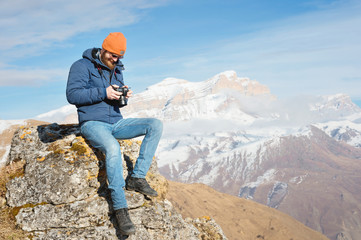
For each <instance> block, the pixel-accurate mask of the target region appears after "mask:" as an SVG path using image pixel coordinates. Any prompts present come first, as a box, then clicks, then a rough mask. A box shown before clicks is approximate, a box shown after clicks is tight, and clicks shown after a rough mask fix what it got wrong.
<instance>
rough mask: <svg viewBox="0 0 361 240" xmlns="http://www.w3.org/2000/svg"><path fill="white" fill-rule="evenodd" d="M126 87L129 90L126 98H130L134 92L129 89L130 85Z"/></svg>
mask: <svg viewBox="0 0 361 240" xmlns="http://www.w3.org/2000/svg"><path fill="white" fill-rule="evenodd" d="M124 87H126V88H128V92H127V96H125V97H126V98H130V97H131V96H133V91H132V90H131V89H130V88H129V87H128V85H125V86H124Z"/></svg>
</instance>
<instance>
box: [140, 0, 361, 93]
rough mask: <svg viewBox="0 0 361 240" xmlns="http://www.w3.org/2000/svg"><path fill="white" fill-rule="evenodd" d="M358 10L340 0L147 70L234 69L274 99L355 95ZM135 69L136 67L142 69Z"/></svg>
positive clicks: (195, 74) (194, 75) (206, 72)
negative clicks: (269, 89)
mask: <svg viewBox="0 0 361 240" xmlns="http://www.w3.org/2000/svg"><path fill="white" fill-rule="evenodd" d="M360 12H361V3H360V2H359V1H340V2H337V4H336V3H333V4H331V5H329V6H323V8H322V10H319V11H314V12H310V13H307V14H303V15H299V16H294V17H291V18H287V19H283V20H280V21H278V22H270V23H264V26H262V27H260V28H259V29H260V30H258V31H255V32H252V33H249V34H243V35H240V36H238V37H235V38H232V39H229V38H228V39H224V40H218V41H217V42H212V43H211V44H208V45H204V46H202V49H201V50H199V49H193V50H190V49H189V51H188V52H192V54H189V55H183V56H180V57H179V58H177V59H176V61H175V59H174V58H172V59H167V58H163V59H157V60H156V61H152V59H147V63H152V62H153V63H154V66H147V67H148V68H149V67H153V68H157V67H158V66H166V68H165V70H164V72H167V74H168V75H169V76H171V77H178V78H183V79H187V80H191V81H199V80H204V79H205V78H206V77H208V76H212V75H213V74H216V73H219V72H221V71H224V70H228V69H233V70H235V71H236V72H237V73H238V74H239V75H241V76H245V77H250V78H252V79H256V80H258V81H260V82H261V83H263V84H266V85H267V86H269V87H270V88H271V91H272V92H273V93H275V94H276V95H278V96H280V95H282V94H283V95H286V96H292V95H295V94H316V95H319V94H334V93H337V92H345V93H347V94H349V95H351V96H358V95H360V89H361V82H360V81H350V79H360V77H361V72H360V69H361V59H360V56H361V44H360V42H361V28H360V26H361V15H360V14H359V13H360ZM190 47H191V46H190ZM159 60H160V61H162V60H163V61H162V62H160V61H159ZM138 64H139V65H140V64H142V63H141V62H138ZM139 65H138V66H136V67H135V68H136V69H142V67H143V66H139ZM179 66H181V67H179ZM144 77H145V78H150V76H144ZM143 79H144V78H143Z"/></svg>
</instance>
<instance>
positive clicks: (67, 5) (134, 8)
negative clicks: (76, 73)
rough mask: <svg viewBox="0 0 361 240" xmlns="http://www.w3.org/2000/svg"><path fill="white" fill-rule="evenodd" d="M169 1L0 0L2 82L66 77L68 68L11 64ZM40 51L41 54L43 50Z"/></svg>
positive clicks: (130, 20) (12, 83) (31, 82)
mask: <svg viewBox="0 0 361 240" xmlns="http://www.w3.org/2000/svg"><path fill="white" fill-rule="evenodd" d="M167 2H168V0H155V1H153V0H133V1H126V0H102V1H95V0H90V1H89V0H78V1H73V0H63V1H61V2H59V1H55V0H51V1H48V0H31V1H27V0H13V1H1V2H0V29H1V35H0V51H1V53H2V59H1V61H3V62H0V76H1V77H0V85H2V86H19V85H26V86H28V85H34V84H35V85H38V84H42V83H45V82H49V81H54V80H55V79H56V78H57V77H60V76H61V77H63V79H66V74H67V73H68V69H66V70H63V69H29V70H27V69H24V66H20V65H19V66H15V65H14V66H12V65H10V64H9V63H10V62H19V61H20V60H19V59H20V58H21V57H24V56H34V55H39V52H40V51H42V50H44V49H47V48H49V47H53V46H54V45H56V44H59V43H62V42H64V41H66V40H67V39H69V38H71V37H73V36H75V35H77V34H79V33H84V32H91V31H97V30H99V29H104V28H107V27H110V26H111V27H119V26H124V25H129V24H132V23H134V22H136V21H138V20H139V18H140V16H141V13H142V11H140V9H147V8H153V7H157V6H160V5H163V4H166V3H167ZM40 54H41V53H40Z"/></svg>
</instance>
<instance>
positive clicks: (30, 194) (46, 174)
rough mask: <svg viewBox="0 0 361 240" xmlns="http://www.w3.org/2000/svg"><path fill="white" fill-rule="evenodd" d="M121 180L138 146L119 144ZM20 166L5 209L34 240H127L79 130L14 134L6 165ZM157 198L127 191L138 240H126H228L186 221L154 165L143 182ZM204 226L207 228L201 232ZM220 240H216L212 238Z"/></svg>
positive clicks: (95, 154)
mask: <svg viewBox="0 0 361 240" xmlns="http://www.w3.org/2000/svg"><path fill="white" fill-rule="evenodd" d="M119 143H120V146H121V149H122V153H123V158H124V159H123V160H124V161H123V170H124V178H126V177H127V175H128V172H129V171H131V170H132V168H133V166H134V163H135V161H136V159H137V155H138V152H139V148H140V143H141V142H139V141H136V140H125V141H119ZM18 161H24V162H25V165H24V172H23V173H21V174H19V175H18V176H16V177H14V178H13V179H12V180H10V181H9V182H8V183H7V192H6V201H7V204H8V205H9V206H10V207H12V208H13V213H14V215H16V222H17V224H18V225H19V226H20V227H21V228H22V229H23V230H24V231H27V232H29V233H31V236H32V239H125V238H126V237H125V236H121V235H120V234H119V231H118V230H117V225H116V222H115V218H114V216H113V209H112V204H111V199H110V194H109V190H108V188H107V181H106V172H105V163H104V161H105V158H104V155H103V154H102V153H101V152H100V151H99V150H97V149H94V148H92V147H91V146H90V145H89V143H88V142H87V141H86V140H85V139H84V138H83V137H82V136H81V135H80V132H79V128H78V126H77V125H58V124H50V125H42V126H37V127H23V128H19V129H18V130H17V131H16V132H15V134H14V137H13V139H12V144H11V150H10V154H9V158H8V162H7V164H13V163H14V162H18ZM147 180H148V182H149V184H150V185H151V186H152V187H153V188H155V189H156V190H157V192H158V193H159V196H158V197H157V198H148V197H144V196H143V195H142V194H139V193H136V192H133V191H125V193H126V198H127V201H128V205H129V209H130V210H129V213H130V217H131V219H132V220H133V222H134V224H135V225H136V229H137V231H136V234H135V235H132V236H130V237H129V238H128V239H130V240H133V239H212V238H211V237H208V238H207V236H210V235H209V234H210V233H211V234H213V235H214V236H220V237H221V238H219V239H226V237H225V236H224V234H223V233H222V230H221V229H220V228H219V226H218V228H217V227H210V226H213V225H214V226H217V224H216V223H214V224H213V223H212V224H213V225H212V224H208V223H205V222H199V220H198V221H196V220H195V221H186V220H184V219H183V218H182V216H181V215H180V214H179V213H177V212H176V211H175V209H174V208H173V206H172V204H171V203H170V202H169V201H167V200H166V199H165V197H166V193H167V191H168V182H167V180H166V179H165V178H164V177H163V176H161V175H160V174H159V172H158V169H157V164H156V159H154V161H153V163H152V166H151V168H150V170H149V172H148V174H147ZM205 226H207V227H205ZM217 239H218V238H217Z"/></svg>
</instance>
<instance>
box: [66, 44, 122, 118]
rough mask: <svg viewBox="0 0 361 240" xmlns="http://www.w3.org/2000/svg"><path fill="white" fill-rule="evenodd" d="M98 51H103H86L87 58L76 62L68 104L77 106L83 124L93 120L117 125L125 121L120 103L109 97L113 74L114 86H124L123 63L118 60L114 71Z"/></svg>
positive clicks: (69, 87)
mask: <svg viewBox="0 0 361 240" xmlns="http://www.w3.org/2000/svg"><path fill="white" fill-rule="evenodd" d="M98 51H100V49H99V48H93V49H88V50H85V51H84V53H83V58H82V59H80V60H78V61H76V62H75V63H73V65H72V66H71V68H70V72H69V77H68V83H67V87H66V97H67V100H68V102H69V103H71V104H74V105H76V107H77V109H78V120H79V124H82V123H84V122H86V121H90V120H95V121H102V122H107V123H115V122H117V121H119V120H120V119H122V118H123V117H122V115H121V113H120V110H119V104H118V101H117V100H109V99H107V97H106V88H107V87H109V86H110V83H109V80H110V76H111V74H112V75H113V77H112V78H111V84H112V85H113V84H116V85H118V86H120V87H122V86H124V82H123V74H122V69H123V64H122V62H121V61H118V64H117V66H116V67H115V68H114V69H113V71H111V70H110V69H109V68H108V67H106V66H105V65H104V64H103V63H102V62H101V61H100V60H99V58H98V57H97V55H96V54H97V53H98ZM99 69H100V70H99Z"/></svg>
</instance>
